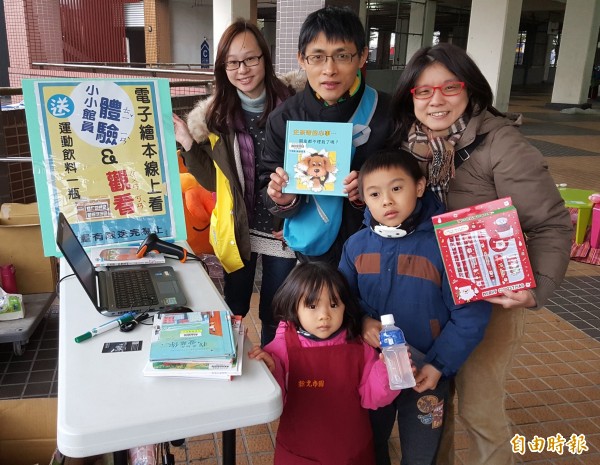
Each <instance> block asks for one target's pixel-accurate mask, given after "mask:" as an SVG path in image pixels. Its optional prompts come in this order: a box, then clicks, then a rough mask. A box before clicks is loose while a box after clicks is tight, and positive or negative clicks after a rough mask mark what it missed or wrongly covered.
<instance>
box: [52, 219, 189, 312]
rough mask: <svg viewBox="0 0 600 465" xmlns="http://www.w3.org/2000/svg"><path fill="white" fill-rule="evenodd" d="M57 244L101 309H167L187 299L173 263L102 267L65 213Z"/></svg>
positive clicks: (133, 310) (59, 220) (140, 310)
mask: <svg viewBox="0 0 600 465" xmlns="http://www.w3.org/2000/svg"><path fill="white" fill-rule="evenodd" d="M56 244H57V245H58V248H59V249H60V251H61V252H62V253H63V255H64V257H65V259H66V260H67V262H68V263H69V265H70V266H71V269H72V270H73V273H74V274H75V276H77V279H79V282H80V283H81V285H82V286H83V289H84V290H85V292H86V293H87V295H88V296H89V298H90V300H91V301H92V303H93V304H94V307H96V310H98V311H99V312H100V313H102V314H103V315H106V316H118V315H121V314H123V313H127V312H148V311H167V310H170V309H173V308H176V307H180V306H183V305H185V304H186V303H187V301H186V298H185V295H184V294H183V292H182V291H181V286H180V285H179V283H178V282H177V277H176V276H175V271H174V270H173V267H171V266H163V265H161V266H155V265H150V266H147V267H137V266H136V267H133V266H126V267H116V268H109V269H108V270H106V271H98V270H97V269H96V267H95V266H94V264H93V263H92V261H91V260H90V258H89V257H88V255H87V253H86V251H85V250H84V248H83V246H82V245H81V243H80V242H79V239H77V236H76V235H75V233H74V232H73V229H72V228H71V225H70V224H69V222H68V221H67V219H66V218H65V216H64V215H63V214H62V212H61V213H60V214H59V215H58V228H57V230H56Z"/></svg>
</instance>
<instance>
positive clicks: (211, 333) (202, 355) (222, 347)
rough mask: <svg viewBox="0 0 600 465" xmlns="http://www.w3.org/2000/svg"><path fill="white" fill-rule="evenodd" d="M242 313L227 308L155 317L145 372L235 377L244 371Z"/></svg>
mask: <svg viewBox="0 0 600 465" xmlns="http://www.w3.org/2000/svg"><path fill="white" fill-rule="evenodd" d="M244 333H245V329H244V325H243V323H242V317H241V316H236V315H231V314H230V313H229V311H226V310H214V311H208V312H186V313H164V314H159V315H156V316H155V317H154V325H153V328H152V337H151V339H150V360H149V361H148V363H147V364H146V366H145V367H144V371H143V373H144V375H145V376H171V377H186V378H205V379H229V380H231V379H233V377H234V376H239V375H241V374H242V360H243V358H244V357H243V355H244V354H243V349H244Z"/></svg>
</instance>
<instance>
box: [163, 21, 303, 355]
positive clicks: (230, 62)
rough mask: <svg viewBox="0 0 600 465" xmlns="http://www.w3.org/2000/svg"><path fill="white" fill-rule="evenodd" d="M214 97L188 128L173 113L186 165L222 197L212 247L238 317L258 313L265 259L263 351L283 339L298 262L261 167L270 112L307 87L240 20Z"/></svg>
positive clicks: (220, 59) (224, 47) (222, 50)
mask: <svg viewBox="0 0 600 465" xmlns="http://www.w3.org/2000/svg"><path fill="white" fill-rule="evenodd" d="M214 75H215V90H214V94H213V95H212V96H211V97H210V98H208V99H206V100H202V101H200V102H199V103H198V104H197V105H196V107H195V108H194V109H193V110H192V111H191V112H190V114H189V115H188V117H187V125H186V123H185V122H184V121H183V120H181V119H180V118H178V117H177V116H176V115H173V120H174V124H175V137H176V139H177V141H178V142H179V143H180V144H181V145H182V146H183V148H184V149H185V152H184V153H183V154H182V155H183V159H184V161H185V165H186V167H187V169H188V170H189V172H190V173H192V174H193V175H194V176H195V178H196V179H197V180H198V182H199V183H200V184H201V185H202V186H203V187H204V188H206V189H208V190H210V191H213V192H216V193H217V205H216V207H215V211H214V212H213V217H212V219H211V232H210V241H211V244H212V246H213V249H214V251H215V254H216V256H217V257H218V258H219V260H220V261H221V264H222V265H223V268H224V270H225V275H224V281H225V287H224V294H225V301H226V302H227V305H229V308H231V311H232V312H233V313H234V314H236V315H242V316H245V315H246V314H247V313H248V310H249V307H250V297H251V296H252V290H253V286H254V274H255V271H256V261H257V258H258V255H261V256H262V264H263V275H262V285H261V290H260V304H259V316H260V320H261V323H262V334H261V345H265V344H267V343H269V342H270V341H271V340H272V339H273V337H274V336H275V330H276V328H277V324H276V323H275V321H274V319H273V313H272V311H271V301H272V300H273V295H274V294H275V292H276V291H277V289H278V288H279V286H280V284H281V283H282V282H283V281H284V279H285V278H286V276H287V275H288V273H289V272H290V271H291V270H292V268H293V267H294V265H295V264H296V259H295V256H294V253H293V252H292V251H291V250H290V249H289V248H287V247H286V245H285V243H284V242H282V235H281V232H280V231H281V224H280V223H281V221H275V218H274V217H273V216H272V215H271V214H270V213H269V212H268V210H267V209H266V208H265V206H264V204H263V201H262V198H261V196H260V195H259V190H258V185H257V181H258V176H257V175H256V169H257V166H258V163H259V158H260V154H261V153H262V150H263V146H264V138H265V133H264V132H265V129H264V128H265V123H266V120H267V116H268V115H269V113H270V112H271V111H272V110H273V109H274V108H275V107H276V106H277V105H279V104H280V103H281V102H282V101H283V100H285V99H286V98H287V97H289V96H290V95H292V94H294V93H295V90H294V89H293V88H292V87H290V86H295V87H303V86H304V82H305V78H300V79H299V82H298V83H295V81H294V79H296V78H297V75H296V74H295V73H294V74H293V75H289V76H287V82H286V83H284V82H283V81H281V80H279V79H278V78H277V77H276V76H275V72H274V70H273V63H272V61H271V55H270V54H269V47H268V44H267V42H266V41H265V39H264V37H263V36H262V34H261V32H260V31H259V30H258V28H257V27H256V26H255V25H253V24H251V23H248V22H246V21H244V20H237V21H236V22H234V23H233V24H231V25H230V26H229V27H228V28H227V29H226V30H225V32H224V33H223V35H222V37H221V40H220V41H219V46H218V49H217V56H216V59H215V71H214Z"/></svg>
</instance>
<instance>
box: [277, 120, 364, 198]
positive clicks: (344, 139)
mask: <svg viewBox="0 0 600 465" xmlns="http://www.w3.org/2000/svg"><path fill="white" fill-rule="evenodd" d="M351 149H352V123H324V122H314V121H288V122H287V126H286V132H285V158H284V166H283V168H284V169H285V171H286V173H287V174H288V176H289V182H288V185H287V186H285V187H284V188H283V192H285V193H286V194H319V195H337V196H346V195H347V194H346V193H344V192H342V190H343V188H344V185H343V181H344V178H345V177H346V176H348V174H349V173H350V161H351V158H352V150H351Z"/></svg>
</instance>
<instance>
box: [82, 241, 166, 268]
mask: <svg viewBox="0 0 600 465" xmlns="http://www.w3.org/2000/svg"><path fill="white" fill-rule="evenodd" d="M137 250H138V248H137V247H119V246H114V245H113V246H110V245H99V246H97V247H90V248H89V249H88V255H89V256H90V260H91V261H92V263H93V264H94V265H95V266H124V265H151V264H156V263H165V261H166V260H165V256H164V255H163V254H161V253H158V252H148V253H147V254H146V255H145V256H143V257H141V258H137V256H136V252H137Z"/></svg>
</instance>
